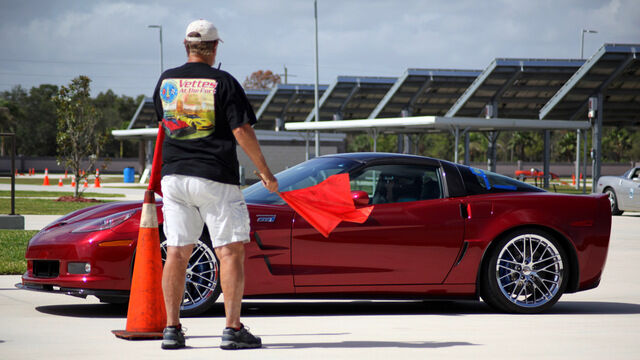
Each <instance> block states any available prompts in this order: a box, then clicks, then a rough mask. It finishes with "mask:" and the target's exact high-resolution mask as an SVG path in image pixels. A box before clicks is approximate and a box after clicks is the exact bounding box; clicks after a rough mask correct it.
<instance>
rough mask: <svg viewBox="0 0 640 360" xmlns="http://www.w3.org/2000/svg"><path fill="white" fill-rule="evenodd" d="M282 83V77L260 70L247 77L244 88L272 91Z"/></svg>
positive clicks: (243, 84)
mask: <svg viewBox="0 0 640 360" xmlns="http://www.w3.org/2000/svg"><path fill="white" fill-rule="evenodd" d="M280 82H281V79H280V75H278V74H274V73H273V72H272V71H271V70H265V71H262V70H258V71H254V72H253V73H252V74H251V75H249V76H248V77H246V78H245V80H244V83H242V86H243V87H244V88H245V89H254V90H264V89H271V88H273V87H275V86H276V85H278V84H280Z"/></svg>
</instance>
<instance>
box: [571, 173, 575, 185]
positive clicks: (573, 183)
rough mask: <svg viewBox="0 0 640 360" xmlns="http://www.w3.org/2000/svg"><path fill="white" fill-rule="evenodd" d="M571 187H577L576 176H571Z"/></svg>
mask: <svg viewBox="0 0 640 360" xmlns="http://www.w3.org/2000/svg"><path fill="white" fill-rule="evenodd" d="M571 185H573V186H575V185H576V174H571Z"/></svg>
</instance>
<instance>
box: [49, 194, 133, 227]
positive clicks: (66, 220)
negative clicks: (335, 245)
mask: <svg viewBox="0 0 640 360" xmlns="http://www.w3.org/2000/svg"><path fill="white" fill-rule="evenodd" d="M141 208H142V201H116V202H109V203H105V204H99V205H94V206H89V207H86V208H84V209H80V210H76V211H73V212H71V213H69V214H67V215H64V216H62V217H60V218H59V219H57V220H55V221H54V222H52V223H51V224H49V225H47V226H45V227H44V229H43V230H47V229H50V228H52V227H57V226H61V225H66V224H73V223H77V222H80V221H85V220H91V219H97V218H102V217H105V216H109V215H111V214H115V213H119V212H122V211H127V210H130V209H141Z"/></svg>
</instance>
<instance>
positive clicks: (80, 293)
mask: <svg viewBox="0 0 640 360" xmlns="http://www.w3.org/2000/svg"><path fill="white" fill-rule="evenodd" d="M15 286H16V287H17V288H18V289H22V290H30V291H40V292H46V293H56V294H65V295H71V296H76V297H80V298H83V299H84V298H86V297H87V296H89V295H93V296H95V297H97V298H99V299H109V300H112V301H113V300H115V301H113V302H119V301H117V300H121V302H126V301H127V300H128V299H129V291H126V290H95V289H81V288H70V287H61V286H57V285H51V284H34V283H17V284H16V285H15Z"/></svg>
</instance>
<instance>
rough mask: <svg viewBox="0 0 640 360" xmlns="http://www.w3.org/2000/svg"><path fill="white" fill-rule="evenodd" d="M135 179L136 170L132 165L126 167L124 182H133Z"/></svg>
mask: <svg viewBox="0 0 640 360" xmlns="http://www.w3.org/2000/svg"><path fill="white" fill-rule="evenodd" d="M134 181H135V171H134V170H133V168H132V167H128V168H124V182H126V183H132V182H134Z"/></svg>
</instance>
